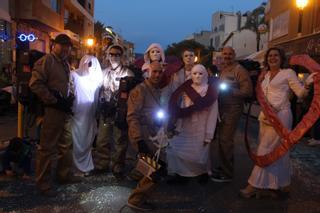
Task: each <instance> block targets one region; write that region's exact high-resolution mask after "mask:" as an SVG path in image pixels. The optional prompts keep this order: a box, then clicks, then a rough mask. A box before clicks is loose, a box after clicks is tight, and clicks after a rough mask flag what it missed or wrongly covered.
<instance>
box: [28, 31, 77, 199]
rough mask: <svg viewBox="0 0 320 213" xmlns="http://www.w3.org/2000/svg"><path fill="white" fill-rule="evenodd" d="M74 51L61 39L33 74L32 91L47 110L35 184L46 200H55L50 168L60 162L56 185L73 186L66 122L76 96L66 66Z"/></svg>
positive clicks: (42, 59) (57, 38) (42, 130)
mask: <svg viewBox="0 0 320 213" xmlns="http://www.w3.org/2000/svg"><path fill="white" fill-rule="evenodd" d="M71 48H72V42H71V40H70V38H69V37H68V36H67V35H65V34H60V35H58V36H57V37H56V38H55V40H54V44H53V48H52V51H51V53H49V54H47V55H45V56H43V57H42V58H41V59H39V60H38V61H37V62H36V63H35V65H34V68H33V70H32V77H31V79H30V82H29V86H30V89H31V90H32V92H34V93H35V94H36V95H37V96H38V98H39V99H40V100H41V101H42V102H43V104H44V106H45V113H44V118H43V124H42V129H41V134H40V147H39V149H38V150H37V155H36V182H37V186H38V188H39V190H40V193H41V194H42V195H45V196H56V194H57V192H56V191H55V190H54V189H53V188H52V180H53V178H52V176H51V167H52V162H53V160H54V159H57V161H58V162H57V168H56V169H57V171H56V174H57V181H58V182H59V183H61V184H62V183H72V182H74V181H75V179H74V177H73V176H72V175H71V172H70V170H71V165H72V155H71V152H70V151H71V145H72V144H71V141H69V140H67V138H66V135H67V134H66V133H67V128H66V127H67V125H66V124H67V121H68V116H69V115H70V114H72V111H71V106H72V102H73V95H72V94H70V88H69V74H70V68H69V64H68V62H67V59H68V56H69V55H70V51H71Z"/></svg>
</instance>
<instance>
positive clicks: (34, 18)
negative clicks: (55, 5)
mask: <svg viewBox="0 0 320 213" xmlns="http://www.w3.org/2000/svg"><path fill="white" fill-rule="evenodd" d="M11 10H13V14H14V15H13V16H12V18H13V19H18V20H19V19H20V20H24V21H25V22H28V23H30V24H31V25H34V26H40V27H42V28H44V29H45V30H46V31H49V32H53V31H62V30H63V29H64V27H63V25H64V24H63V16H62V15H61V8H60V7H59V10H58V11H55V10H54V9H52V8H51V7H50V5H47V4H44V3H43V1H39V0H31V1H30V2H28V4H26V3H25V1H24V0H15V1H14V5H13V7H12V8H11Z"/></svg>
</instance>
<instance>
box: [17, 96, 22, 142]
mask: <svg viewBox="0 0 320 213" xmlns="http://www.w3.org/2000/svg"><path fill="white" fill-rule="evenodd" d="M17 136H18V138H22V137H23V105H22V104H21V103H19V102H18V125H17Z"/></svg>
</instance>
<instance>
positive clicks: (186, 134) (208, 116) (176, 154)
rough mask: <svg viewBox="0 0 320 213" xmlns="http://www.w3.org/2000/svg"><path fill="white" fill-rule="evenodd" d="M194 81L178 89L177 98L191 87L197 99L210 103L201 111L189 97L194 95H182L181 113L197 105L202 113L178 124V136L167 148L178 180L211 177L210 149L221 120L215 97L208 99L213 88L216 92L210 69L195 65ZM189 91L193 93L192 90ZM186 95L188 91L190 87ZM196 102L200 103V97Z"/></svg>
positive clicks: (171, 171) (170, 170) (170, 167)
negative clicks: (203, 176)
mask: <svg viewBox="0 0 320 213" xmlns="http://www.w3.org/2000/svg"><path fill="white" fill-rule="evenodd" d="M191 78H192V82H190V81H191V80H188V81H186V82H185V83H184V84H182V85H181V86H180V87H178V89H177V90H176V92H175V93H174V94H173V96H175V94H176V93H177V92H179V90H181V89H182V88H183V87H186V85H188V84H189V85H191V87H192V89H193V91H195V92H196V96H197V95H198V96H201V98H202V101H201V102H207V103H208V104H207V105H206V106H203V107H199V106H200V105H198V103H193V101H192V100H195V98H194V97H191V96H190V97H189V96H188V94H190V93H188V94H187V92H182V93H181V94H182V95H181V96H182V103H181V109H187V108H190V109H192V108H193V107H192V106H193V105H197V107H195V108H197V109H198V110H190V111H189V112H188V113H186V114H187V117H183V118H179V119H178V120H177V122H176V129H175V131H176V132H178V134H177V135H176V136H174V137H173V138H172V139H171V140H170V141H169V146H168V148H167V160H168V173H169V174H171V175H176V178H177V177H181V176H183V177H195V176H200V175H205V176H206V175H207V172H208V169H209V167H208V164H209V145H210V143H211V140H212V139H213V136H214V131H215V127H216V121H217V116H218V103H217V100H216V98H215V99H213V98H212V96H214V95H211V94H210V95H208V93H209V88H210V91H212V89H213V86H212V85H211V86H209V84H208V73H207V70H206V68H205V67H204V66H203V65H200V64H198V65H195V66H194V67H193V68H192V70H191ZM188 90H190V86H189V89H188ZM182 91H183V90H182ZM184 91H187V87H186V89H185V90H184ZM213 93H215V92H213ZM173 96H171V100H170V102H172V99H173ZM207 96H210V97H207ZM215 96H216V93H215ZM196 99H197V100H199V97H198V98H196ZM208 100H209V101H208ZM169 109H170V107H169ZM180 114H181V113H180ZM171 115H172V113H171Z"/></svg>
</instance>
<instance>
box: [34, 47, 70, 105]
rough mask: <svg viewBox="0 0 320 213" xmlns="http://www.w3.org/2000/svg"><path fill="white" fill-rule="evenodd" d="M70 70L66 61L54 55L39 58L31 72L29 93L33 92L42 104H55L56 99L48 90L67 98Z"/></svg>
mask: <svg viewBox="0 0 320 213" xmlns="http://www.w3.org/2000/svg"><path fill="white" fill-rule="evenodd" d="M69 75H70V69H69V65H68V62H67V61H63V60H62V59H60V58H59V57H58V56H56V55H55V54H54V53H50V54H47V55H45V56H43V57H42V58H40V59H39V60H38V61H37V62H36V63H35V66H34V68H33V70H32V76H31V79H30V82H29V86H30V88H31V91H32V92H34V93H35V94H36V95H37V96H38V97H39V98H40V99H41V100H42V101H43V103H44V104H55V103H56V102H57V99H56V98H55V97H54V96H53V94H52V93H51V92H50V90H56V91H58V92H60V93H61V94H62V95H63V96H64V97H67V96H68V88H69Z"/></svg>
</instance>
